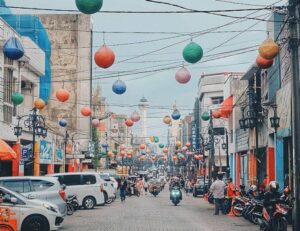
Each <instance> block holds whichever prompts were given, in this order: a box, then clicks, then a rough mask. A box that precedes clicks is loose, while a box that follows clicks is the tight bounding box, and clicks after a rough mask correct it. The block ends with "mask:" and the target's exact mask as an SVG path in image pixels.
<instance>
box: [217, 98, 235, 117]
mask: <svg viewBox="0 0 300 231" xmlns="http://www.w3.org/2000/svg"><path fill="white" fill-rule="evenodd" d="M232 107H233V96H229V97H227V98H226V99H225V100H224V102H223V103H222V104H221V105H220V108H219V111H220V112H221V114H222V117H223V118H229V116H230V114H231V113H232Z"/></svg>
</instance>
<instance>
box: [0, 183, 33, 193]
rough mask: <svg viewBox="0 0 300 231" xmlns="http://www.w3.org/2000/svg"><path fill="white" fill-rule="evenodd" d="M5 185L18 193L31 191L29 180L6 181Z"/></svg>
mask: <svg viewBox="0 0 300 231" xmlns="http://www.w3.org/2000/svg"><path fill="white" fill-rule="evenodd" d="M3 186H4V187H6V188H9V189H10V190H12V191H15V192H18V193H27V192H30V191H31V190H30V183H29V180H16V181H4V182H3Z"/></svg>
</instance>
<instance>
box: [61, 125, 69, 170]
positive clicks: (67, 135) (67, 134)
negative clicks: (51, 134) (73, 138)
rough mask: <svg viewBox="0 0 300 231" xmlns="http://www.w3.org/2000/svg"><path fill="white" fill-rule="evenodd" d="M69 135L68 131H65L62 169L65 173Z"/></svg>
mask: <svg viewBox="0 0 300 231" xmlns="http://www.w3.org/2000/svg"><path fill="white" fill-rule="evenodd" d="M69 137H70V135H69V133H68V130H66V133H65V139H64V141H65V158H64V168H63V171H64V172H66V169H67V168H66V165H67V145H68V141H69Z"/></svg>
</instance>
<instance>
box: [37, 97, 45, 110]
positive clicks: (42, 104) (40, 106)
mask: <svg viewBox="0 0 300 231" xmlns="http://www.w3.org/2000/svg"><path fill="white" fill-rule="evenodd" d="M45 106H46V103H45V101H44V100H42V99H36V100H35V101H34V107H35V108H36V109H38V110H42V109H44V107H45Z"/></svg>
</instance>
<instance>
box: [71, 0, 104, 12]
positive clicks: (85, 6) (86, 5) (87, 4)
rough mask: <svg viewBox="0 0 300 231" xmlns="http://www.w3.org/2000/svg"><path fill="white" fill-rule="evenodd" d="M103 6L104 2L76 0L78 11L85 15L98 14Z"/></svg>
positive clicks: (101, 0)
mask: <svg viewBox="0 0 300 231" xmlns="http://www.w3.org/2000/svg"><path fill="white" fill-rule="evenodd" d="M102 5H103V0H76V6H77V8H78V10H79V11H80V12H82V13H84V14H94V13H97V12H98V11H99V10H100V9H101V8H102Z"/></svg>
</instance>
